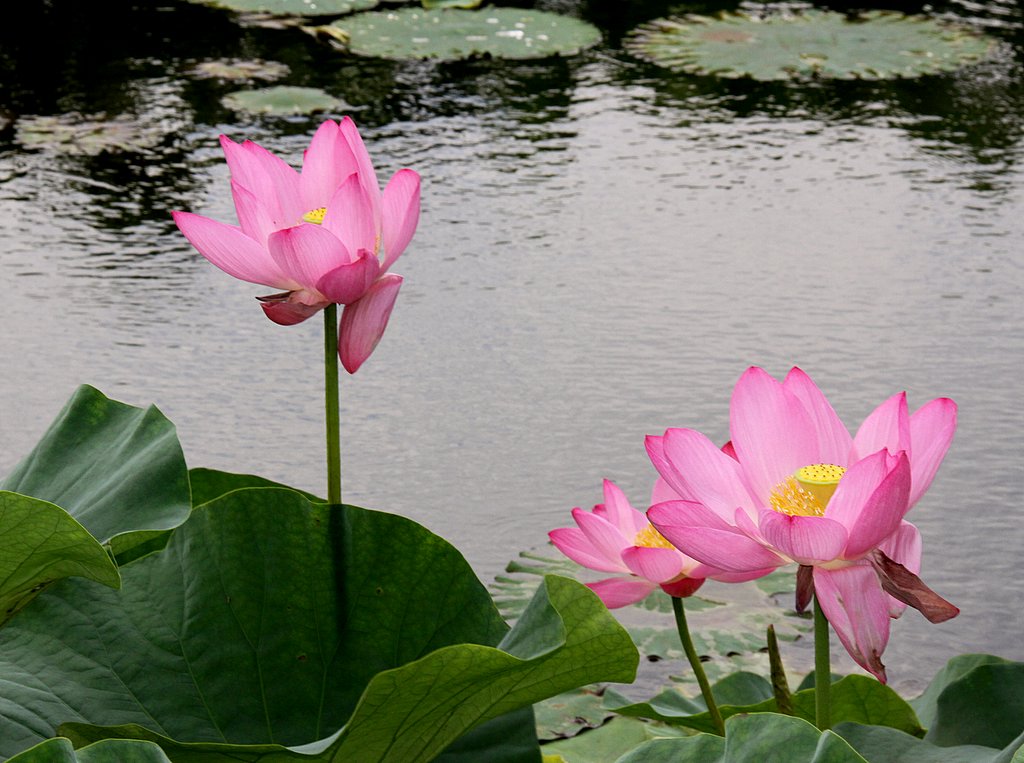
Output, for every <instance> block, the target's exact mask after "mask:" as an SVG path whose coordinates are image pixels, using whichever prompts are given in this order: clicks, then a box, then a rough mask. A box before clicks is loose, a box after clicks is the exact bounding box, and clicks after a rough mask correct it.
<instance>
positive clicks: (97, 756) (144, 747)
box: [10, 737, 171, 763]
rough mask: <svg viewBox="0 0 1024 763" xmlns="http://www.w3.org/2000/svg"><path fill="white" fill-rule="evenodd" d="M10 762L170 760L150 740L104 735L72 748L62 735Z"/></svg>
mask: <svg viewBox="0 0 1024 763" xmlns="http://www.w3.org/2000/svg"><path fill="white" fill-rule="evenodd" d="M10 763H171V761H170V758H168V757H167V756H166V755H164V751H163V750H161V749H160V747H159V746H157V745H155V744H153V743H151V742H136V741H131V740H125V739H107V740H105V741H103V742H97V743H96V744H91V745H89V746H88V747H83V748H82V749H81V750H77V751H76V750H75V748H74V747H73V746H72V744H71V741H70V740H69V739H65V738H62V737H61V738H57V739H49V740H47V741H45V742H42V743H41V744H37V745H36V746H35V747H33V748H32V749H30V750H26V751H25V752H23V753H21V754H19V755H15V756H14V757H13V758H11V759H10Z"/></svg>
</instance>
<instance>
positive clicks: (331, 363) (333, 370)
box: [324, 304, 341, 504]
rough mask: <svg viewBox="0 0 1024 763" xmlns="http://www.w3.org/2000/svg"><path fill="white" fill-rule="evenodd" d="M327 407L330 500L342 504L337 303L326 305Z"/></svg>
mask: <svg viewBox="0 0 1024 763" xmlns="http://www.w3.org/2000/svg"><path fill="white" fill-rule="evenodd" d="M324 396H325V402H324V410H325V416H326V419H327V500H328V501H330V502H331V503H335V504H337V503H341V432H340V430H341V412H340V410H341V408H340V404H339V402H338V306H337V305H334V304H331V305H328V306H327V307H326V308H324Z"/></svg>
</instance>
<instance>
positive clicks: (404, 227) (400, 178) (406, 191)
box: [381, 169, 420, 270]
mask: <svg viewBox="0 0 1024 763" xmlns="http://www.w3.org/2000/svg"><path fill="white" fill-rule="evenodd" d="M419 220H420V176H419V175H418V174H416V173H415V172H413V171H412V170H409V169H404V170H399V171H398V172H396V173H395V174H394V175H393V176H392V177H391V180H390V181H388V185H387V188H385V189H384V196H383V199H382V206H381V228H382V229H383V235H384V269H385V270H387V269H388V268H389V267H391V264H392V263H393V262H394V261H395V260H397V259H398V257H399V255H401V254H402V252H404V251H405V247H407V246H408V245H409V241H411V240H412V234H413V233H415V232H416V225H417V224H418V223H419Z"/></svg>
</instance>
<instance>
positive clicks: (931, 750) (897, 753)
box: [835, 723, 1024, 763]
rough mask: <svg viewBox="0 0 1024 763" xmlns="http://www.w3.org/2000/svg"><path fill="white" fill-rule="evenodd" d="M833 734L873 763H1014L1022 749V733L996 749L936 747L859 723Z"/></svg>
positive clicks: (972, 745) (889, 730) (843, 727)
mask: <svg viewBox="0 0 1024 763" xmlns="http://www.w3.org/2000/svg"><path fill="white" fill-rule="evenodd" d="M835 731H836V733H837V734H839V735H840V736H842V737H843V738H844V739H845V740H846V741H847V742H849V743H850V745H851V746H852V747H853V748H854V749H855V750H857V752H859V753H860V754H861V755H862V756H864V757H865V758H866V759H867V760H869V761H872V763H874V761H884V763H1011V761H1013V763H1017V756H1016V755H1014V752H1015V751H1016V752H1018V753H1019V752H1020V751H1021V750H1022V749H1024V733H1022V734H1021V735H1020V736H1018V737H1017V738H1016V739H1014V740H1012V741H1011V742H1010V744H1008V745H1007V746H1006V747H1005V748H1003V749H1001V750H997V749H993V748H992V747H983V746H981V745H974V744H964V745H956V746H953V747H939V746H938V745H934V744H932V743H931V742H927V741H925V740H924V739H918V738H917V737H914V736H911V735H910V734H905V733H903V732H902V731H897V730H896V729H890V728H885V727H882V726H863V725H861V724H859V723H840V724H838V725H837V726H836V727H835Z"/></svg>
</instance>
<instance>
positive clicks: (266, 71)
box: [189, 58, 289, 82]
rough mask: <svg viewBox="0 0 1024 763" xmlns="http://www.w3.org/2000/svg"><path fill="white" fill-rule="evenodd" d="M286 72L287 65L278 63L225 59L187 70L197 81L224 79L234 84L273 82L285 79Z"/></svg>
mask: <svg viewBox="0 0 1024 763" xmlns="http://www.w3.org/2000/svg"><path fill="white" fill-rule="evenodd" d="M288 72H289V69H288V67H287V65H285V64H282V63H280V62H278V61H260V60H258V59H257V60H252V61H240V60H238V59H226V58H221V59H218V60H216V61H203V62H202V63H199V64H196V65H195V66H193V67H192V69H191V70H189V73H190V74H191V75H192V76H193V77H196V78H198V79H224V80H232V81H236V82H244V81H247V80H254V79H261V80H267V81H273V80H275V79H281V78H282V77H286V76H287V75H288Z"/></svg>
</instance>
